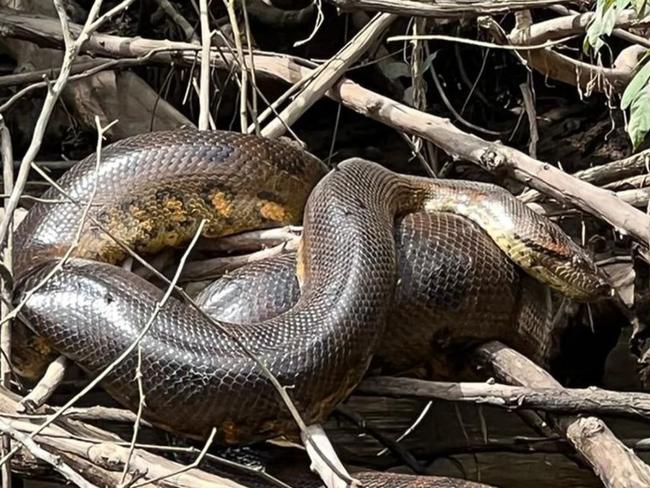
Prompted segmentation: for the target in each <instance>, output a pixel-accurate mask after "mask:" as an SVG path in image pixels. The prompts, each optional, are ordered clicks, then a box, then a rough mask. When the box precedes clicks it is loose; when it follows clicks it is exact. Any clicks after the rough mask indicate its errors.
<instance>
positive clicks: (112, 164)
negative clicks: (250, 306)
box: [14, 130, 609, 444]
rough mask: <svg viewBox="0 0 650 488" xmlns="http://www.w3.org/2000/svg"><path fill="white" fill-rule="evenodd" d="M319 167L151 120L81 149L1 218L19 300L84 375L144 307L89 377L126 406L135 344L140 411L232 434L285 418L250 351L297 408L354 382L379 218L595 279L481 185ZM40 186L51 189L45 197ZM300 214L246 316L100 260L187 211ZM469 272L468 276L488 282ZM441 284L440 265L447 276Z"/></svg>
mask: <svg viewBox="0 0 650 488" xmlns="http://www.w3.org/2000/svg"><path fill="white" fill-rule="evenodd" d="M323 172H324V170H323V167H322V165H321V163H320V162H319V161H318V160H317V159H316V158H314V157H313V156H311V155H309V154H308V153H306V152H304V151H302V150H300V149H297V148H295V147H294V146H292V145H290V144H287V143H284V142H282V141H278V140H268V139H264V138H259V137H256V136H249V135H240V134H234V133H229V132H221V131H214V132H196V131H193V130H184V131H174V132H160V133H152V134H146V135H141V136H135V137H132V138H128V139H125V140H123V141H120V142H118V143H116V144H113V145H111V146H109V147H107V148H105V149H104V151H103V154H102V161H101V163H100V164H97V163H96V161H95V158H94V157H92V156H91V157H89V158H87V159H86V160H84V161H83V162H81V163H79V164H78V165H76V166H75V167H74V168H73V169H72V170H71V171H69V172H68V173H67V174H66V175H65V176H64V177H63V178H62V179H61V180H60V181H59V184H60V186H61V187H62V188H63V190H64V191H65V192H66V193H67V194H68V195H69V196H70V197H71V198H73V199H74V200H75V203H61V204H56V205H48V204H47V203H37V204H36V205H35V206H34V207H33V208H32V209H31V211H30V212H29V214H28V216H27V217H26V219H25V221H23V223H22V224H21V225H20V227H19V228H18V231H17V234H16V239H15V246H14V249H15V251H14V266H15V273H16V282H17V297H18V298H23V297H27V296H26V295H25V293H26V291H27V290H29V289H31V288H33V287H34V286H35V285H36V284H39V283H40V284H41V286H40V287H39V288H38V289H37V290H36V291H35V292H34V293H33V294H32V295H31V296H29V297H27V298H28V299H27V301H26V304H25V307H24V309H23V310H22V316H23V318H24V320H25V321H26V322H27V323H28V324H29V326H30V327H31V328H32V329H33V330H34V331H35V332H36V333H37V334H39V335H41V336H43V337H44V338H46V339H47V341H48V342H49V343H51V344H52V345H53V347H54V348H55V349H56V350H57V351H59V352H61V353H62V354H64V355H66V356H68V357H69V358H70V359H72V360H73V361H75V362H76V363H78V364H79V365H80V366H81V367H82V368H84V369H85V370H87V371H88V372H90V373H91V374H96V373H98V372H99V371H102V370H103V369H104V368H106V367H107V366H108V365H109V364H110V363H111V362H112V361H113V360H114V359H115V358H116V357H117V356H118V355H119V354H120V353H121V352H123V351H124V350H125V349H126V348H127V347H129V345H131V344H132V343H134V341H135V340H136V338H137V337H138V335H139V334H140V333H141V331H142V329H143V327H144V326H145V324H146V323H147V322H148V319H149V318H150V317H152V316H153V314H154V313H155V314H156V316H155V319H154V320H153V321H151V323H150V328H149V329H147V331H146V334H144V337H143V338H142V340H141V341H140V342H139V355H138V353H137V352H136V351H134V352H133V354H131V355H129V356H128V357H127V358H126V359H125V360H124V361H122V362H121V363H120V364H119V365H117V366H116V367H115V368H114V369H113V370H112V371H111V373H110V374H109V375H108V376H107V377H106V379H105V380H104V381H103V386H104V387H105V389H106V390H107V391H108V392H109V393H110V394H111V395H112V396H113V397H114V398H115V399H116V400H117V401H119V402H120V403H122V404H123V405H125V406H127V407H129V408H136V407H137V405H138V398H139V394H138V384H137V382H135V381H134V380H133V379H134V376H135V370H136V366H137V363H138V356H140V358H141V371H142V386H143V388H144V391H145V394H146V399H147V401H146V408H145V411H144V417H145V418H146V419H148V420H149V421H150V422H152V423H154V424H157V425H160V426H163V427H165V428H167V429H170V430H173V431H175V432H180V433H183V434H186V435H188V436H192V437H197V438H203V437H206V436H207V434H208V433H209V432H210V431H211V430H212V428H213V427H217V439H218V440H219V441H220V442H223V443H227V444H231V443H244V442H251V441H255V440H258V439H264V438H269V437H272V436H276V435H278V434H281V433H284V432H288V431H292V430H293V425H294V424H293V420H292V418H291V416H290V415H289V413H288V411H287V409H286V408H284V406H283V404H282V402H281V400H280V398H279V396H278V395H277V392H276V390H275V388H274V386H273V384H272V382H271V381H270V380H269V378H268V375H267V372H266V371H265V370H264V369H263V368H261V367H260V365H259V363H258V361H259V362H261V363H263V364H264V365H265V366H266V368H268V371H269V372H270V373H271V374H272V375H273V376H275V377H276V378H277V379H278V380H279V382H280V383H281V384H283V385H291V388H290V394H291V397H292V398H293V400H294V402H295V404H296V406H297V408H298V410H299V411H300V413H301V414H302V416H303V418H304V419H305V421H306V422H308V423H312V422H319V421H321V420H323V419H324V418H325V417H326V416H327V415H328V414H329V413H330V412H331V410H332V408H333V407H334V406H335V405H336V404H338V403H339V402H340V401H341V400H342V399H344V398H345V397H346V395H348V394H349V392H350V391H351V390H352V389H353V388H354V387H355V385H357V384H358V382H359V381H360V380H361V378H362V377H363V375H364V373H365V372H366V370H367V368H368V365H369V363H370V360H371V358H372V357H373V355H374V354H375V353H376V351H377V349H378V346H379V343H380V341H381V338H382V335H383V333H384V328H385V323H386V319H387V317H388V315H389V312H390V311H391V309H392V308H393V296H394V292H395V286H396V282H397V273H398V269H397V257H396V246H395V240H394V225H395V224H394V222H395V219H396V218H399V217H403V216H405V215H407V214H409V213H413V212H421V211H424V212H427V213H436V212H453V213H455V214H458V215H461V216H463V217H465V218H467V219H469V220H470V221H472V222H474V223H475V224H477V225H479V226H480V227H481V228H482V229H483V231H484V232H485V233H486V235H489V236H490V238H491V239H492V240H493V241H494V242H495V243H496V244H497V245H498V246H499V247H500V248H501V249H502V250H503V251H504V252H505V253H506V254H507V255H508V256H509V257H510V259H512V260H513V261H514V262H515V263H517V264H519V265H520V266H522V267H523V268H524V269H526V270H527V272H528V273H530V274H531V275H534V276H536V277H538V278H541V279H543V280H544V281H545V282H546V283H548V284H549V285H550V286H552V287H554V288H555V289H557V290H559V291H562V292H564V293H565V294H568V295H570V296H572V297H573V298H576V299H589V298H591V297H595V296H599V295H603V294H606V293H607V292H608V290H609V287H608V285H607V284H606V282H605V280H604V279H603V277H602V275H601V274H600V273H599V271H598V270H597V268H596V267H595V266H594V264H593V263H592V261H591V260H590V258H589V257H588V256H587V254H586V253H585V252H584V251H583V250H582V249H581V248H580V247H579V246H577V245H576V244H574V243H573V242H572V241H571V239H570V238H569V237H568V236H566V235H565V234H564V233H563V232H562V231H561V230H560V229H559V227H557V226H556V225H555V224H553V223H551V222H550V221H548V220H546V219H544V218H542V217H540V216H539V215H537V214H536V213H534V212H533V211H531V210H530V209H528V208H527V207H526V206H524V205H523V204H521V203H520V202H518V201H517V200H516V199H515V198H513V197H512V195H511V194H509V193H508V192H506V191H505V190H503V189H500V188H498V187H496V186H494V185H486V184H480V183H474V182H465V181H452V180H431V179H427V178H419V177H411V176H405V175H399V174H396V173H393V172H391V171H389V170H387V169H385V168H383V167H381V166H380V165H378V164H375V163H372V162H369V161H365V160H360V159H352V160H347V161H345V162H343V163H341V164H339V165H338V166H337V167H336V168H335V169H334V170H332V171H330V172H329V173H328V174H327V175H326V176H324V177H323ZM312 188H313V190H312ZM56 196H57V190H55V189H51V190H49V191H48V192H47V193H46V194H45V195H44V198H46V199H51V198H54V197H56ZM305 202H306V205H305ZM303 207H304V212H303ZM85 210H87V212H88V215H87V219H86V221H85V222H84V224H83V227H82V228H81V232H80V236H81V237H80V239H79V241H78V243H77V245H76V246H75V247H74V249H73V251H72V258H71V259H69V260H68V261H66V262H65V264H64V265H63V266H61V267H60V269H58V270H56V272H55V273H54V274H53V275H52V276H51V277H49V279H47V280H45V281H44V283H41V282H42V281H43V280H44V278H45V277H46V275H47V274H48V273H49V272H51V271H52V270H53V268H54V267H55V266H57V263H58V262H59V258H61V257H62V256H63V255H64V254H65V253H66V251H67V250H68V249H69V248H70V247H71V245H72V244H73V243H75V236H76V235H77V231H78V229H79V225H80V219H81V216H82V214H83V213H84V211H85ZM301 216H302V217H301ZM301 218H302V221H303V225H304V232H303V236H302V241H301V250H300V256H299V259H298V261H299V265H298V268H299V270H300V273H299V275H300V278H301V294H300V297H299V299H298V300H297V303H296V304H295V305H294V306H293V307H291V308H290V309H289V310H288V311H286V312H285V313H283V314H281V315H279V316H276V317H273V318H269V319H267V320H263V321H259V322H255V323H252V324H247V325H246V326H245V327H241V326H238V325H236V324H230V323H227V322H219V323H216V324H215V323H214V322H213V321H211V320H209V319H208V318H207V317H206V316H205V315H204V314H202V313H200V312H199V311H197V310H196V309H195V308H193V307H192V306H189V305H188V304H187V303H185V302H183V301H181V300H179V299H177V298H175V297H172V298H170V300H169V301H168V302H167V303H166V305H165V306H163V307H157V304H158V302H159V300H160V299H161V297H162V296H163V292H162V291H161V290H159V289H158V288H156V287H155V286H154V285H152V284H150V283H149V282H147V281H145V280H144V279H142V278H140V277H138V276H136V275H135V274H133V273H131V272H129V271H126V270H124V269H122V268H120V267H118V266H115V265H114V264H115V263H118V262H119V261H120V260H121V259H123V258H124V256H125V255H126V254H125V252H124V251H123V249H122V248H121V247H120V245H119V244H117V243H116V242H115V240H114V238H116V239H117V240H118V241H119V242H120V243H121V244H124V245H127V246H129V247H131V248H132V249H134V250H135V251H137V252H140V253H152V252H155V251H158V250H160V249H162V248H163V247H165V246H177V245H181V244H183V243H185V242H187V241H188V240H189V239H190V238H191V237H192V236H193V235H194V234H195V232H196V231H197V229H198V227H199V224H200V222H201V220H202V219H207V222H208V223H207V225H206V226H205V231H204V234H205V235H207V236H213V237H214V236H218V235H226V234H232V233H236V232H240V231H244V230H247V229H253V228H259V227H264V226H267V227H269V226H276V225H284V224H288V223H295V222H297V221H300V219H301ZM104 230H108V231H109V232H110V236H109V235H107V234H106V233H105V232H104ZM450 278H453V275H450ZM486 278H487V277H484V276H480V275H475V278H474V279H477V280H478V282H477V284H480V282H481V281H482V280H485V284H486V286H490V285H489V280H487V279H486ZM455 285H456V283H455V282H454V280H453V279H450V280H449V281H448V283H447V285H446V286H449V287H450V290H451V289H452V288H453V287H454V286H455ZM450 293H451V292H450ZM242 347H244V348H245V349H246V350H247V352H244V351H243V350H242ZM251 355H253V356H254V357H255V358H257V360H253V359H252V358H251Z"/></svg>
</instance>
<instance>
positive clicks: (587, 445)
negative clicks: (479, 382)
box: [475, 342, 650, 488]
mask: <svg viewBox="0 0 650 488" xmlns="http://www.w3.org/2000/svg"><path fill="white" fill-rule="evenodd" d="M475 356H476V357H477V359H478V361H479V363H480V364H481V365H483V366H484V367H485V368H488V369H491V370H492V371H493V372H494V374H495V375H496V376H497V377H498V378H499V379H501V380H503V381H505V382H506V383H512V384H516V385H523V386H527V387H531V388H561V387H562V386H561V385H560V384H559V383H558V382H557V381H556V380H555V379H554V378H553V377H552V376H551V375H550V374H549V373H547V372H546V371H544V370H543V369H542V368H540V367H539V366H537V365H536V364H535V363H533V362H532V361H530V360H529V359H527V358H526V357H524V356H523V355H521V354H519V353H518V352H516V351H514V350H512V349H510V348H508V347H506V346H504V345H503V344H501V343H498V342H490V343H488V344H485V345H483V346H481V347H479V348H478V349H477V351H476V354H475ZM555 423H556V426H557V429H558V432H559V433H561V434H562V435H563V436H565V437H566V438H567V440H569V442H570V443H571V444H572V445H573V447H574V448H575V449H576V451H577V452H578V453H579V454H580V456H581V457H582V458H584V459H585V460H586V461H587V463H588V464H589V466H591V468H592V469H593V470H594V473H595V474H596V475H597V476H598V477H599V478H600V480H601V481H602V482H603V484H604V485H605V486H606V487H608V488H637V487H638V488H641V487H647V486H650V467H649V466H648V465H647V464H645V463H644V462H643V461H641V460H640V459H639V458H638V457H637V456H636V455H635V454H634V452H633V451H631V450H630V449H628V448H627V447H625V445H624V444H623V443H622V442H621V441H619V440H618V439H617V438H616V436H614V434H613V433H612V431H611V430H609V428H608V427H607V426H606V425H605V423H604V422H603V421H602V420H600V419H597V418H595V417H589V418H578V417H573V416H558V417H557V418H555Z"/></svg>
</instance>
